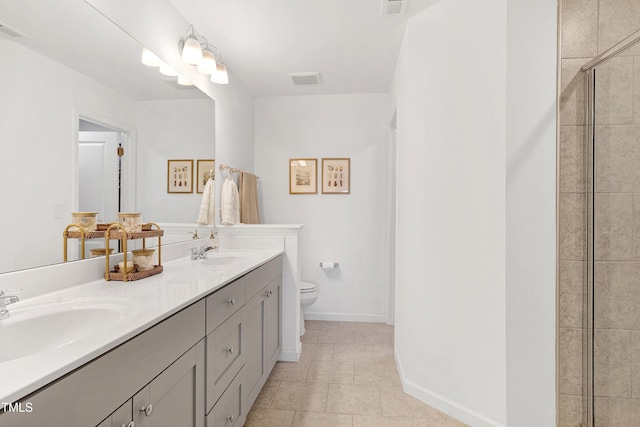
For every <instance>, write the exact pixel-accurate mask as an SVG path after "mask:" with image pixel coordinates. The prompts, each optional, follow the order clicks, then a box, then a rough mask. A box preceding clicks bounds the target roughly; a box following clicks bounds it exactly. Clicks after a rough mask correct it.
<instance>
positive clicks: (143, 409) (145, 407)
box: [140, 403, 153, 417]
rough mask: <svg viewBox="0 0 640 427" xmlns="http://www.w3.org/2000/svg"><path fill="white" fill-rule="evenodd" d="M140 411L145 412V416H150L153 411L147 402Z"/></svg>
mask: <svg viewBox="0 0 640 427" xmlns="http://www.w3.org/2000/svg"><path fill="white" fill-rule="evenodd" d="M140 413H141V414H145V415H146V416H147V417H150V416H151V414H152V413H153V405H152V404H151V403H149V404H148V405H147V406H143V407H142V408H140Z"/></svg>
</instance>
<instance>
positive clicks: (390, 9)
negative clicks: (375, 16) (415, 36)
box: [382, 0, 409, 15]
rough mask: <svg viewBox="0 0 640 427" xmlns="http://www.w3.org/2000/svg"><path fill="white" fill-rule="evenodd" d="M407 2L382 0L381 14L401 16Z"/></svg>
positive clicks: (402, 0)
mask: <svg viewBox="0 0 640 427" xmlns="http://www.w3.org/2000/svg"><path fill="white" fill-rule="evenodd" d="M407 1H409V0H383V1H382V14H383V15H402V14H403V13H404V9H405V6H406V4H407Z"/></svg>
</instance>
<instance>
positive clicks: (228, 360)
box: [207, 310, 247, 410]
mask: <svg viewBox="0 0 640 427" xmlns="http://www.w3.org/2000/svg"><path fill="white" fill-rule="evenodd" d="M244 316H245V311H244V310H240V311H238V312H236V313H235V314H234V315H233V316H231V317H230V318H229V319H228V320H227V321H225V322H224V323H223V324H222V325H221V326H220V327H219V328H218V329H216V330H215V331H213V333H211V334H209V335H207V409H208V410H209V409H211V408H212V407H213V405H215V403H216V402H217V401H218V399H219V398H220V396H221V395H222V393H223V392H224V390H225V389H226V388H227V387H228V386H229V384H230V383H231V381H232V380H233V378H234V377H235V376H236V375H237V373H238V372H239V371H240V369H242V367H243V366H244V364H245V353H246V350H245V348H246V347H245V340H246V338H245V335H246V331H245V328H246V323H247V322H246V321H245V319H244Z"/></svg>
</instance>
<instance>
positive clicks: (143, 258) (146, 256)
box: [131, 249, 155, 271]
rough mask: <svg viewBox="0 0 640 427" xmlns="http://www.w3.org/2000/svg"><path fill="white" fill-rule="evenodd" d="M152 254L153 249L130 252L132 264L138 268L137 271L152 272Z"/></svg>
mask: <svg viewBox="0 0 640 427" xmlns="http://www.w3.org/2000/svg"><path fill="white" fill-rule="evenodd" d="M154 252H155V249H134V250H132V251H131V253H133V263H134V264H136V265H137V266H138V271H149V270H153V267H154V265H153V254H154Z"/></svg>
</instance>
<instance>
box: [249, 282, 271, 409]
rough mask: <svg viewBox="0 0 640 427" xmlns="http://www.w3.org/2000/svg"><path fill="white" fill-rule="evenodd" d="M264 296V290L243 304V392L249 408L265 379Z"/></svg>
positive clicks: (265, 313)
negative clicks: (245, 348) (244, 358)
mask: <svg viewBox="0 0 640 427" xmlns="http://www.w3.org/2000/svg"><path fill="white" fill-rule="evenodd" d="M266 300H267V299H266V298H265V296H264V290H263V291H262V292H261V293H259V294H258V295H256V296H255V297H253V298H252V299H251V300H250V301H249V302H248V303H247V304H246V305H245V306H244V310H245V311H246V312H247V314H246V316H247V327H246V331H247V355H246V364H245V367H244V372H245V376H244V378H245V386H244V392H245V394H246V396H245V401H246V404H247V407H248V408H250V407H251V405H253V402H254V401H255V400H256V397H258V394H259V393H260V390H261V389H262V386H263V385H264V381H265V379H266V370H267V361H266V357H265V356H266V351H265V346H266V340H265V334H266V332H267V329H266V322H265V320H266V316H267V311H266Z"/></svg>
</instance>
